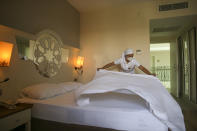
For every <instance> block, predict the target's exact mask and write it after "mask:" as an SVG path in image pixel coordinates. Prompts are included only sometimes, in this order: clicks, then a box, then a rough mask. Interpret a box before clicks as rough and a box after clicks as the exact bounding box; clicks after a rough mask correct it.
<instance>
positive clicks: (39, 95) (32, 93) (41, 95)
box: [22, 83, 66, 99]
mask: <svg viewBox="0 0 197 131" xmlns="http://www.w3.org/2000/svg"><path fill="white" fill-rule="evenodd" d="M65 92H66V90H65V89H64V88H62V87H61V86H58V84H50V83H41V84H36V85H31V86H28V87H26V88H24V89H23V90H22V93H23V94H24V95H25V96H28V97H30V98H34V99H46V98H49V97H53V96H57V95H60V94H63V93H65Z"/></svg>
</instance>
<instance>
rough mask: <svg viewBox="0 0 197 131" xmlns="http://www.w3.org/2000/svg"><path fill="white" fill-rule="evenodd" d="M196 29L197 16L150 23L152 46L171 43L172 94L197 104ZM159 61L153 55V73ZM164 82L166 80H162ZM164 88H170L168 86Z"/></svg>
mask: <svg viewBox="0 0 197 131" xmlns="http://www.w3.org/2000/svg"><path fill="white" fill-rule="evenodd" d="M196 28H197V15H190V16H179V17H172V18H164V19H153V20H150V43H151V45H152V44H157V43H170V67H169V70H170V75H169V76H170V79H169V80H170V90H169V89H168V91H170V93H171V94H172V95H174V96H176V97H181V98H184V99H186V100H189V101H192V102H194V103H197V87H196V86H197V83H196V81H197V78H196V77H197V76H196V75H197V70H196V68H197V64H196V59H197V46H196V44H197V43H196V37H197V34H196ZM151 45H150V46H151ZM150 52H151V51H150ZM166 58H167V57H166ZM156 62H157V58H156V56H152V55H151V64H152V65H151V66H152V68H153V69H152V70H153V71H154V67H155V66H156V64H157V63H156ZM158 77H160V76H158ZM160 80H161V81H162V79H161V78H160ZM163 85H164V86H167V85H166V84H165V83H163Z"/></svg>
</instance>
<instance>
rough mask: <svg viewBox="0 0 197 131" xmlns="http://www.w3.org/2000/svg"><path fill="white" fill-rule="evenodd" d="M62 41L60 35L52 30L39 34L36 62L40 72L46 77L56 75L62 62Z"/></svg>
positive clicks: (35, 51)
mask: <svg viewBox="0 0 197 131" xmlns="http://www.w3.org/2000/svg"><path fill="white" fill-rule="evenodd" d="M61 49H62V41H61V39H60V37H59V36H58V35H57V34H56V33H54V32H53V31H50V30H45V31H42V32H40V33H39V34H38V35H37V39H36V42H35V46H34V63H35V64H36V65H37V69H38V70H39V72H40V74H42V75H43V76H45V77H53V76H55V75H56V74H57V73H58V71H59V69H60V67H61V64H62V61H61V60H62V58H61V57H62V50H61Z"/></svg>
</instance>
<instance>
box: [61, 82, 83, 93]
mask: <svg viewBox="0 0 197 131" xmlns="http://www.w3.org/2000/svg"><path fill="white" fill-rule="evenodd" d="M82 85H83V84H82V83H79V82H62V83H59V84H58V86H59V87H62V88H64V89H65V90H66V91H72V90H75V89H76V88H79V87H80V86H82Z"/></svg>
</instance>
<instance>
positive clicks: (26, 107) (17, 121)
mask: <svg viewBox="0 0 197 131" xmlns="http://www.w3.org/2000/svg"><path fill="white" fill-rule="evenodd" d="M32 106H33V105H32V104H17V105H16V109H7V108H5V107H0V130H1V131H8V130H11V129H14V128H16V127H18V126H20V125H23V124H25V130H26V131H30V130H31V108H32Z"/></svg>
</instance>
